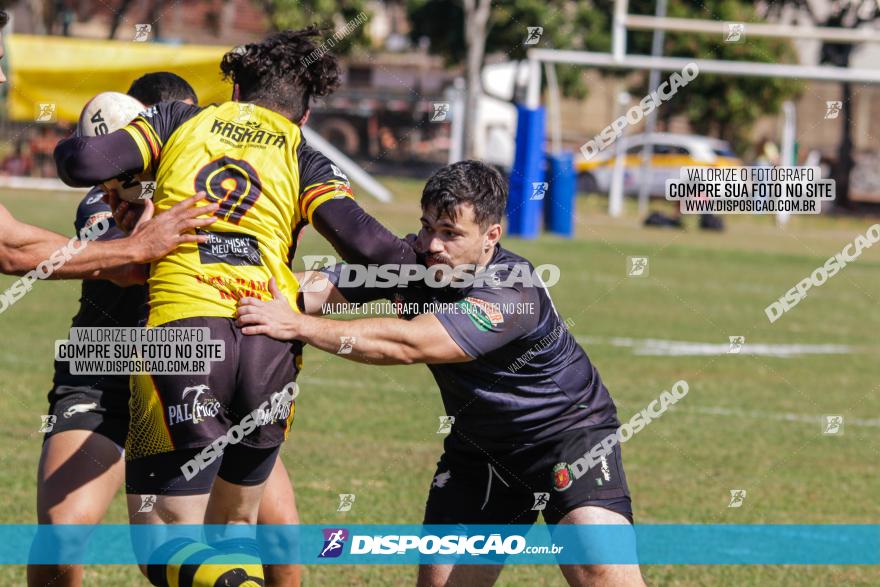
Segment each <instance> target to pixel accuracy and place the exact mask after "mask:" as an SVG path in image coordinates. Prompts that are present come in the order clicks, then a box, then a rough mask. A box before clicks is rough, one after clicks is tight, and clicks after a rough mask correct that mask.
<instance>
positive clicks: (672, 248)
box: [0, 179, 880, 587]
mask: <svg viewBox="0 0 880 587" xmlns="http://www.w3.org/2000/svg"><path fill="white" fill-rule="evenodd" d="M387 183H388V185H389V186H390V187H391V188H392V189H393V190H394V192H395V194H396V197H397V201H396V202H395V203H394V204H385V205H383V204H376V203H374V202H372V201H370V200H369V199H368V198H366V197H364V198H362V200H363V203H364V205H365V207H366V208H368V210H369V211H370V212H372V213H373V214H375V215H376V216H377V217H378V218H380V219H381V220H383V221H384V222H385V223H386V225H387V226H389V228H391V229H392V230H394V231H395V232H397V233H398V234H404V233H406V232H408V231H412V230H415V229H416V228H417V225H418V222H417V218H418V193H419V189H420V182H415V181H403V180H393V179H388V180H387ZM76 201H77V197H75V196H74V195H72V194H48V193H34V194H29V195H27V197H25V196H22V195H13V194H10V193H8V192H7V193H2V194H0V203H2V204H4V205H6V206H7V207H8V208H9V209H10V210H11V211H12V212H13V213H14V214H15V215H16V216H17V217H19V218H21V219H23V220H25V221H29V222H33V223H36V224H39V225H42V226H45V227H48V228H52V229H54V230H57V231H61V232H64V233H70V232H71V231H72V228H71V227H72V221H73V212H74V210H75V205H76ZM603 206H605V203H604V201H601V200H598V199H595V198H590V199H582V200H581V201H580V202H579V207H578V226H577V236H576V238H575V239H574V240H563V239H559V238H555V237H542V238H541V239H538V240H535V241H518V240H513V239H507V240H506V241H505V244H506V246H507V247H508V248H510V249H512V250H513V251H515V252H517V253H519V254H522V255H524V256H526V257H527V258H529V259H531V260H532V261H533V262H534V263H535V264H539V263H555V264H557V265H559V266H560V268H561V280H560V282H559V284H558V285H556V286H555V287H554V288H553V289H552V292H551V293H552V295H553V298H554V301H555V303H556V305H557V307H558V308H559V311H560V312H561V313H562V314H563V316H565V317H570V318H571V319H572V320H573V321H574V326H573V328H572V331H573V332H575V333H576V334H577V335H578V336H579V337H585V338H586V337H589V340H591V341H593V342H592V343H590V344H586V345H585V346H586V350H587V352H588V353H589V355H590V357H591V359H592V361H593V362H594V363H595V365H596V366H597V367H598V368H599V370H600V372H601V373H602V376H603V379H604V380H605V382H606V384H607V385H608V387H609V389H610V390H611V392H612V394H613V396H614V398H615V400H616V402H617V405H618V408H619V410H620V415H621V418H622V419H628V418H629V417H630V416H631V415H632V414H633V413H635V412H637V411H638V410H640V409H642V408H643V407H644V406H646V405H647V404H648V403H649V402H650V401H651V400H652V399H654V398H655V397H657V396H658V395H659V393H660V392H661V390H664V389H669V387H670V385H671V384H672V383H673V382H675V381H676V380H678V379H685V380H687V381H688V382H689V384H690V393H689V395H688V396H687V397H686V398H685V399H684V400H682V401H681V402H680V403H679V405H678V406H676V407H675V408H674V409H673V410H672V411H671V412H670V413H668V414H666V415H664V416H663V417H662V418H661V419H660V420H658V421H656V422H654V423H653V424H652V425H651V426H649V427H647V428H646V429H645V430H644V431H642V432H641V433H640V434H638V435H637V436H636V437H634V438H633V439H632V440H631V441H630V442H629V443H627V444H626V446H625V447H624V449H623V453H624V462H625V464H626V471H627V475H628V478H629V482H630V487H631V489H632V493H633V502H634V508H635V515H636V519H637V521H638V522H642V523H805V524H810V523H874V524H876V523H880V502H878V496H880V476H878V475H877V464H878V462H880V417H878V414H880V361H878V359H877V357H878V350H880V344H878V341H877V332H878V331H880V310H878V308H880V304H878V301H880V300H878V296H880V247H875V248H873V249H868V250H867V251H866V252H865V253H864V254H863V255H862V256H861V258H860V259H859V260H858V261H856V262H854V263H852V264H851V265H849V266H847V267H846V268H845V269H844V270H843V271H841V272H840V273H839V274H838V275H836V276H835V277H833V278H832V279H830V280H829V281H828V282H827V283H825V284H824V285H823V286H822V287H820V288H815V289H813V290H811V292H810V294H809V296H808V297H807V298H806V299H804V300H803V301H802V302H801V303H800V304H799V305H798V306H797V307H796V308H794V309H793V310H792V311H791V312H789V313H787V314H786V315H785V316H784V317H783V318H781V319H780V320H779V321H778V322H776V323H774V324H770V323H768V321H767V319H766V317H765V316H764V311H763V310H764V307H765V306H767V305H768V304H769V303H770V302H771V301H773V300H775V299H776V298H778V297H779V296H780V295H782V294H783V293H784V292H785V291H786V290H788V289H789V288H791V287H792V286H794V284H795V283H797V282H798V281H799V280H800V279H802V278H804V277H806V276H808V275H809V274H810V273H811V272H812V271H813V269H815V268H816V267H818V266H819V265H821V264H822V263H823V262H824V260H825V259H827V258H828V257H829V256H831V255H833V254H834V253H836V252H837V251H839V250H840V249H841V248H842V247H843V246H844V245H845V244H846V243H848V242H850V241H851V240H852V239H853V238H854V237H855V236H856V235H857V234H859V233H863V232H864V231H865V229H866V228H867V227H868V226H869V225H870V224H871V223H872V221H867V220H853V219H831V218H807V217H795V218H793V219H792V221H791V223H790V225H789V226H788V227H787V228H786V229H785V230H780V229H777V228H776V227H775V226H774V224H773V221H772V218H769V217H726V218H727V220H728V230H727V232H725V233H723V234H707V233H702V232H700V231H698V230H697V229H696V218H691V219H688V222H689V225H688V230H686V231H683V232H677V231H657V230H653V231H649V230H645V229H643V228H641V227H640V226H639V224H638V222H637V220H636V216H635V213H634V211H633V210H632V209H628V211H627V215H626V217H625V218H623V219H611V218H609V217H608V216H607V215H606V214H605V213H604V210H603ZM300 252H301V253H312V254H314V253H320V252H325V253H329V252H331V251H330V249H329V246H328V245H326V244H324V243H323V242H322V241H321V239H320V238H319V237H317V235H316V234H315V233H314V231H309V234H308V235H307V237H306V238H305V239H304V241H303V245H302V248H301V251H300ZM630 255H635V256H647V257H649V259H650V266H649V270H650V275H649V276H648V277H644V278H630V277H627V276H626V258H627V256H630ZM11 280H12V278H0V288H2V289H5V288H6V287H7V286H8V285H9V283H10V282H11ZM78 288H79V285H78V283H61V282H52V283H40V284H39V285H38V286H37V287H36V288H35V290H34V291H32V292H31V293H30V294H29V295H27V296H26V297H25V298H23V299H22V300H20V301H19V302H18V303H16V304H15V305H14V306H13V307H12V308H10V309H9V310H8V311H6V312H5V313H3V314H0V332H2V334H3V341H4V343H5V344H4V348H3V350H2V351H0V414H2V416H0V418H2V423H3V426H2V429H0V435H2V440H0V489H2V495H3V496H4V499H3V500H2V505H0V522H3V523H33V522H34V521H35V516H34V512H33V508H34V500H35V497H34V496H35V490H34V478H35V468H36V463H37V458H38V454H39V450H40V443H41V435H40V434H38V432H37V429H38V426H39V423H40V418H39V415H40V414H44V413H45V410H46V399H45V396H46V392H47V391H48V390H49V386H50V381H51V376H52V349H53V341H54V340H55V339H58V338H62V337H65V336H66V330H67V328H68V326H69V320H70V317H71V316H72V315H73V314H74V312H75V309H76V306H77V298H78V291H79V290H78ZM731 335H743V336H745V337H746V344H747V345H748V344H753V343H765V344H768V345H779V344H812V345H816V344H841V345H851V346H852V347H853V348H852V350H851V352H849V353H847V354H840V355H810V356H803V357H797V358H773V357H766V356H753V355H710V356H646V355H642V354H636V353H635V352H634V351H635V350H636V349H634V348H630V347H628V346H620V345H615V344H611V343H612V342H613V341H611V340H610V339H612V338H614V337H624V338H631V339H664V340H675V341H691V342H702V343H714V344H722V345H727V343H728V337H729V336H731ZM300 384H301V387H302V395H301V396H300V399H299V401H298V403H297V420H296V426H295V427H294V431H293V433H292V434H291V437H290V440H289V441H288V442H287V444H286V445H285V446H284V448H283V453H282V454H283V458H284V461H285V462H286V464H287V466H288V468H289V470H290V471H291V472H292V476H293V480H294V484H295V487H296V491H297V499H298V502H299V507H300V512H301V515H302V517H303V520H304V521H305V522H306V523H314V524H325V523H326V524H331V523H332V524H349V523H419V522H420V521H421V514H422V511H423V507H424V499H425V496H426V493H427V489H428V486H429V484H430V482H431V479H432V475H433V473H434V467H435V463H436V461H437V458H438V457H439V455H440V453H441V441H442V437H441V436H439V435H437V434H436V430H437V424H438V419H437V418H438V416H440V415H443V410H442V406H441V402H440V398H439V393H438V391H437V388H436V386H435V384H434V382H433V379H432V378H431V377H430V374H429V372H428V370H427V369H426V368H424V367H423V366H409V367H387V368H386V367H366V366H360V365H357V364H355V363H351V362H347V361H345V360H343V359H340V358H338V357H336V356H331V355H326V354H322V353H320V352H318V351H315V350H312V349H309V350H307V352H306V357H305V369H304V372H303V375H302V377H301V380H300ZM823 414H841V415H843V416H844V417H845V427H844V434H843V435H842V436H828V435H823V434H822V433H821V427H820V420H821V416H822V415H823ZM734 488H737V489H746V490H747V491H748V496H747V498H746V500H745V502H744V504H743V507H741V508H738V509H731V508H728V507H727V504H728V501H729V490H730V489H734ZM339 493H354V494H356V495H357V501H356V503H355V505H354V508H353V510H352V511H351V512H349V513H337V512H336V506H337V502H338V498H337V494H339ZM107 521H108V522H114V523H123V522H125V521H126V516H125V508H124V502H123V499H122V496H121V495H120V496H119V497H118V499H117V500H116V501H115V503H114V504H113V507H112V509H111V512H110V515H109V517H108V519H107ZM644 574H645V576H646V579H647V581H648V582H649V584H652V585H674V586H684V585H693V586H704V585H725V586H736V587H741V586H764V585H791V586H808V585H809V586H813V585H815V586H825V585H865V586H867V585H878V584H880V569H877V568H876V567H874V568H870V567H734V566H728V567H705V566H691V567H671V566H662V567H660V566H654V567H645V568H644ZM414 576H415V569H414V568H408V567H392V566H387V567H339V566H330V567H321V568H319V567H308V568H307V569H306V573H305V584H306V585H407V584H412V582H413V579H414ZM0 584H2V585H23V584H24V569H23V568H21V567H7V568H3V569H0ZM86 584H87V585H96V586H122V585H143V584H146V583H145V581H143V580H142V579H141V577H140V575H139V574H138V573H137V571H136V570H135V569H131V568H122V567H94V568H90V569H88V571H87V575H86ZM499 584H500V585H522V586H533V585H562V584H564V583H563V580H562V577H561V575H560V574H559V571H558V569H557V568H555V567H509V568H508V569H506V570H505V571H504V572H503V573H502V575H501V580H500V582H499Z"/></svg>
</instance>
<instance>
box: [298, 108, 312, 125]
mask: <svg viewBox="0 0 880 587" xmlns="http://www.w3.org/2000/svg"><path fill="white" fill-rule="evenodd" d="M311 113H312V109H311V108H306V113H305V114H303V115H302V118H300V119H299V122H297V123H296V125H297V126H305V124H306V123H307V122H308V121H309V114H311Z"/></svg>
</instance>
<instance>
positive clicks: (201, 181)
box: [124, 102, 353, 326]
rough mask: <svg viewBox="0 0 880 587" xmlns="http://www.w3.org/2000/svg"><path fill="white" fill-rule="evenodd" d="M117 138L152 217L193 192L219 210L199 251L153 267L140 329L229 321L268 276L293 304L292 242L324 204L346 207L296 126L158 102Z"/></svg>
mask: <svg viewBox="0 0 880 587" xmlns="http://www.w3.org/2000/svg"><path fill="white" fill-rule="evenodd" d="M124 130H125V131H126V132H127V133H128V134H130V135H131V136H132V138H134V140H135V142H136V143H137V145H138V148H139V149H140V151H141V155H142V156H143V170H145V171H149V172H151V173H153V174H154V176H155V178H156V193H155V195H154V197H153V201H154V203H155V204H156V209H157V212H160V213H161V212H162V211H164V210H167V209H168V208H170V207H171V206H173V205H174V204H176V203H177V202H180V201H182V200H184V199H186V198H188V197H190V196H192V195H193V194H194V193H195V192H198V191H205V192H207V194H208V199H209V200H210V201H212V202H215V201H219V202H220V203H221V205H220V209H219V210H218V211H217V212H216V216H218V217H219V218H220V220H218V221H217V222H216V223H214V224H213V225H212V226H211V227H210V234H211V237H210V239H209V241H208V242H207V243H203V244H196V243H188V244H185V245H183V246H180V247H178V248H177V249H176V250H175V251H173V252H172V253H171V254H169V255H168V256H167V257H165V258H164V259H162V260H160V261H157V262H154V263H153V265H152V267H151V268H150V278H149V282H148V283H149V290H150V312H149V318H148V322H147V325H148V326H157V325H160V324H164V323H166V322H170V321H172V320H179V319H182V318H191V317H196V316H203V317H211V316H216V317H226V318H231V317H233V316H234V315H235V309H236V300H237V299H238V298H240V297H243V296H250V297H256V298H261V299H267V298H269V297H271V296H269V294H268V282H269V279H270V277H272V276H274V277H275V279H276V280H277V282H278V286H279V287H280V288H281V291H283V292H284V293H285V295H286V296H287V297H288V299H289V300H290V301H291V303H292V302H293V301H294V300H295V299H296V292H297V290H298V284H297V282H296V279H295V278H294V276H293V273H292V272H291V270H290V268H289V264H290V260H291V258H292V255H293V254H294V251H295V248H296V244H297V237H298V235H299V232H300V231H301V230H302V228H303V227H304V226H305V225H306V224H308V223H309V222H311V220H312V215H313V214H314V211H315V209H316V208H317V207H318V206H320V205H321V204H322V203H324V202H326V201H328V200H331V199H334V198H345V197H353V196H352V192H351V188H350V186H349V183H348V179H347V178H346V177H345V175H344V174H343V173H342V172H341V171H340V170H339V168H337V167H336V166H335V165H333V164H332V163H331V162H330V160H328V159H327V158H326V157H324V156H323V155H322V154H321V153H319V152H318V151H316V150H314V149H312V148H311V147H309V146H308V145H306V144H305V140H304V139H303V136H302V133H301V131H300V129H299V127H298V126H297V125H296V124H294V123H293V122H291V121H290V120H288V119H287V118H285V117H283V116H281V115H280V114H277V113H275V112H273V111H271V110H268V109H266V108H262V107H260V106H256V105H254V104H247V103H240V102H226V103H224V104H220V105H211V106H208V107H205V108H200V107H197V106H190V105H187V104H185V103H183V102H163V103H160V104H158V105H156V106H154V107H152V108H150V109H149V110H147V111H146V112H144V113H143V114H141V115H140V116H139V117H137V118H135V119H134V120H133V121H132V122H131V123H130V124H129V125H128V126H127V127H125V129H124Z"/></svg>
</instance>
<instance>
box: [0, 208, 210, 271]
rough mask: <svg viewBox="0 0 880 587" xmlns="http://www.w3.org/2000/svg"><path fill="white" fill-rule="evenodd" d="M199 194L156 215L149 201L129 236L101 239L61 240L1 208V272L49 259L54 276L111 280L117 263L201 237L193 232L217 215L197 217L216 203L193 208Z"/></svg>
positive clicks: (155, 255) (156, 254)
mask: <svg viewBox="0 0 880 587" xmlns="http://www.w3.org/2000/svg"><path fill="white" fill-rule="evenodd" d="M204 198H205V194H204V193H200V194H198V195H197V196H193V197H192V198H189V199H187V200H184V201H183V202H180V203H179V204H177V205H176V206H174V207H173V208H171V209H170V210H168V211H167V212H165V213H164V214H160V215H159V216H157V217H155V218H153V217H152V216H153V208H152V202H150V203H149V204H147V206H148V209H147V210H145V212H144V214H143V215H142V216H141V219H140V221H139V222H138V225H137V227H135V231H134V232H133V233H132V234H131V236H128V237H126V238H123V239H118V240H113V241H104V242H94V241H78V240H77V239H69V238H65V237H63V236H61V235H60V234H56V233H54V232H50V231H48V230H44V229H42V228H39V227H36V226H31V225H30V224H25V223H23V222H18V221H17V220H15V219H14V218H13V217H12V215H11V214H9V212H7V211H6V209H5V208H2V207H0V229H2V230H0V235H2V236H0V270H2V271H3V273H12V274H19V275H20V274H24V273H27V272H29V271H31V270H33V269H35V268H36V267H37V266H38V265H40V264H42V263H44V262H47V261H48V262H49V265H50V266H51V268H52V270H51V272H50V273H51V274H50V276H49V277H51V278H54V279H88V278H97V279H113V278H114V277H117V276H118V271H117V270H115V269H114V268H118V267H119V266H121V265H128V264H132V263H134V264H142V263H149V262H150V261H153V260H155V259H158V258H160V257H163V256H165V255H167V254H168V253H169V252H171V251H172V250H174V249H175V248H176V247H177V246H178V245H179V244H181V243H188V242H203V241H204V240H206V238H207V237H205V236H197V235H195V234H193V232H192V231H194V230H195V229H196V228H200V227H202V226H207V225H209V224H212V223H214V222H215V221H216V218H213V217H207V218H205V217H202V216H203V215H205V214H207V215H210V214H213V212H214V211H215V210H217V208H218V205H217V204H211V205H208V206H201V207H198V206H196V204H197V203H198V202H199V201H200V200H203V199H204ZM7 228H8V229H7Z"/></svg>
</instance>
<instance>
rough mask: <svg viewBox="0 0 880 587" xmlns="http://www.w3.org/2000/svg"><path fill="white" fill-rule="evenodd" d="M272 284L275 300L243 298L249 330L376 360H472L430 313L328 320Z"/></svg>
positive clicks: (241, 311) (242, 316) (243, 320)
mask: <svg viewBox="0 0 880 587" xmlns="http://www.w3.org/2000/svg"><path fill="white" fill-rule="evenodd" d="M269 289H270V292H271V293H272V295H273V297H274V299H273V300H271V301H268V302H264V301H261V300H256V299H253V298H244V299H242V300H241V302H240V303H239V307H238V319H237V324H238V325H239V326H240V327H242V332H244V333H245V334H249V335H254V334H265V335H268V336H271V337H272V338H276V339H279V340H300V341H302V342H305V343H307V344H310V345H312V346H315V347H317V348H319V349H321V350H323V351H326V352H328V353H334V354H339V355H340V356H342V357H344V358H346V359H349V360H352V361H357V362H359V363H368V364H372V365H411V364H413V363H457V362H462V361H469V360H471V357H469V356H468V355H467V354H465V353H464V351H462V350H461V348H460V347H459V346H458V345H457V344H456V343H455V341H453V340H452V338H451V337H450V336H449V334H448V333H447V332H446V329H445V328H444V327H443V325H442V324H441V323H440V321H439V320H438V319H437V318H436V317H435V316H433V315H431V314H426V315H422V316H418V317H416V318H415V319H413V320H411V321H404V320H398V319H396V318H370V319H364V320H351V321H343V320H329V319H326V318H318V317H315V316H307V315H304V314H301V313H299V312H295V311H294V310H293V308H291V307H290V304H288V303H287V300H286V298H284V295H283V294H282V293H281V291H280V290H278V287H277V285H276V284H275V281H274V280H272V281H271V282H270V284H269Z"/></svg>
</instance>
